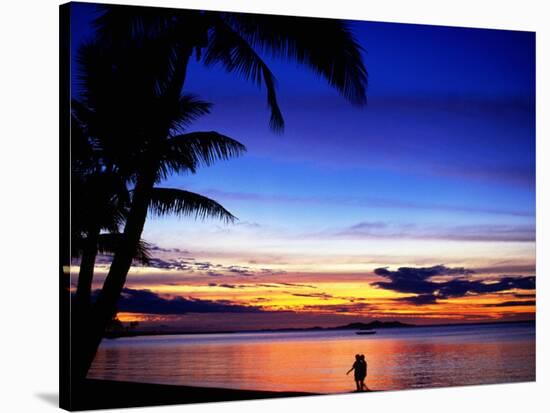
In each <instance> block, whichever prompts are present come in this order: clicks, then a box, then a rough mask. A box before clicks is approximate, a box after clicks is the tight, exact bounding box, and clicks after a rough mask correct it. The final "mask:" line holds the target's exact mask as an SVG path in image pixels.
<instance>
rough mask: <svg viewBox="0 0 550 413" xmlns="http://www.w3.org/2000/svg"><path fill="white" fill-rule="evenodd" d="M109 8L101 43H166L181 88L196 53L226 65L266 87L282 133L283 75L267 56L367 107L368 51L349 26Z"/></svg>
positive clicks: (169, 67) (101, 21) (99, 24)
mask: <svg viewBox="0 0 550 413" xmlns="http://www.w3.org/2000/svg"><path fill="white" fill-rule="evenodd" d="M102 10H103V12H102V15H101V16H100V17H98V18H97V19H96V20H95V23H94V25H95V27H96V29H97V36H98V41H100V42H102V43H103V44H105V45H108V46H110V47H113V46H115V47H124V45H125V44H127V42H128V39H134V40H135V39H136V38H138V39H140V40H141V41H145V42H146V41H147V39H160V40H161V41H162V43H163V46H162V47H163V49H164V48H166V49H167V50H168V51H169V53H168V54H167V55H168V57H169V60H168V61H166V62H165V63H166V66H164V67H163V70H164V72H165V73H171V74H173V81H174V83H175V84H177V85H178V86H179V87H180V90H181V88H182V87H183V84H184V81H185V75H186V70H187V66H188V63H189V60H190V59H191V57H192V55H193V53H195V56H196V58H197V60H198V61H202V62H203V63H204V64H205V65H206V66H213V65H216V64H221V65H222V66H223V67H224V68H225V69H226V70H227V71H228V72H235V73H238V74H239V75H241V76H243V77H244V78H245V79H247V80H249V81H251V82H253V83H255V84H257V85H258V86H259V87H261V85H262V84H263V85H264V86H265V88H266V92H267V103H268V106H269V108H270V110H271V118H270V126H271V127H272V128H273V129H274V130H275V131H278V132H281V131H282V130H283V128H284V119H283V116H282V113H281V110H280V108H279V105H278V102H277V95H276V80H275V76H274V74H273V73H272V72H271V70H270V68H269V67H268V65H267V64H266V63H265V61H264V59H263V58H262V54H267V55H270V56H272V57H274V58H277V59H283V60H289V61H295V62H297V63H300V64H302V65H304V66H306V67H308V68H309V69H311V70H312V71H313V72H314V73H315V74H317V75H319V76H321V77H323V78H325V79H326V80H327V81H328V83H329V84H330V86H332V87H334V88H336V89H337V90H338V91H339V92H340V93H341V94H342V95H343V96H344V97H345V98H346V99H348V100H349V101H350V102H351V103H352V104H354V105H363V104H365V103H366V99H367V97H366V88H367V70H366V68H365V65H364V63H363V58H362V55H361V52H362V51H363V49H362V47H361V46H360V45H359V44H358V43H357V41H356V40H355V38H354V37H353V34H352V32H351V30H350V28H349V26H348V24H347V23H346V22H344V21H341V20H337V19H320V18H307V17H294V16H273V15H265V14H250V13H235V12H217V11H202V10H179V9H169V8H153V7H146V8H145V7H131V6H130V7H129V6H121V5H103V6H102ZM164 52H165V50H163V51H162V52H161V53H164ZM177 89H178V88H177V87H175V88H174V90H175V91H176V90H177Z"/></svg>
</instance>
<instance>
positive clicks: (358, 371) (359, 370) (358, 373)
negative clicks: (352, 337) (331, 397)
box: [346, 354, 366, 391]
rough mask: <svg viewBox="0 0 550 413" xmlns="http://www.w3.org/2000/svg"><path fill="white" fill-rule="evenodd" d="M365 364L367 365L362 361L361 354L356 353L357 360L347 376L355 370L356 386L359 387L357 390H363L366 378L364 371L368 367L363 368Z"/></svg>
mask: <svg viewBox="0 0 550 413" xmlns="http://www.w3.org/2000/svg"><path fill="white" fill-rule="evenodd" d="M363 359H364V357H363ZM364 365H365V362H364V361H361V355H360V354H356V355H355V362H354V363H353V366H351V369H349V370H348V371H347V373H346V376H347V375H348V374H350V373H351V372H352V371H353V376H354V377H353V378H354V379H355V386H356V387H357V391H362V390H363V387H362V383H363V380H364V379H365V376H364V375H363V372H365V373H366V368H363V366H364Z"/></svg>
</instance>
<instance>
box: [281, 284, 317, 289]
mask: <svg viewBox="0 0 550 413" xmlns="http://www.w3.org/2000/svg"><path fill="white" fill-rule="evenodd" d="M277 284H279V285H286V286H288V287H304V288H317V287H316V286H314V285H310V284H295V283H277Z"/></svg>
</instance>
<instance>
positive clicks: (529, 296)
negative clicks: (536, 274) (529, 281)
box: [514, 294, 537, 298]
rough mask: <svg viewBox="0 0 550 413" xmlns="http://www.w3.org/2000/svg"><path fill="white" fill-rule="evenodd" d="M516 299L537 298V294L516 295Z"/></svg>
mask: <svg viewBox="0 0 550 413" xmlns="http://www.w3.org/2000/svg"><path fill="white" fill-rule="evenodd" d="M514 297H516V298H537V295H536V294H514Z"/></svg>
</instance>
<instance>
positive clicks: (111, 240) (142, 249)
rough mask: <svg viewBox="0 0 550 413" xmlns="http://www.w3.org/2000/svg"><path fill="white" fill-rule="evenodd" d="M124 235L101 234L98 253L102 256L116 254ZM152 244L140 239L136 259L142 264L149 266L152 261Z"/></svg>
mask: <svg viewBox="0 0 550 413" xmlns="http://www.w3.org/2000/svg"><path fill="white" fill-rule="evenodd" d="M123 240H124V234H122V233H104V234H100V235H99V238H98V242H97V251H98V252H100V253H102V254H115V253H116V251H117V249H118V248H119V247H120V245H122V242H123ZM151 247H152V246H151V244H149V243H148V242H147V241H145V240H143V239H140V240H139V243H138V245H137V249H136V253H135V254H134V259H135V260H137V261H139V262H140V263H142V264H144V265H147V264H149V262H150V260H151Z"/></svg>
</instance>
